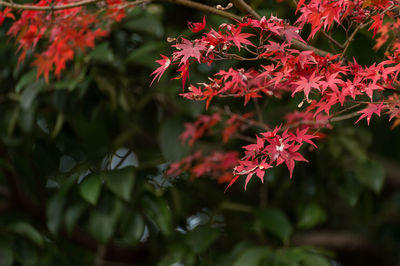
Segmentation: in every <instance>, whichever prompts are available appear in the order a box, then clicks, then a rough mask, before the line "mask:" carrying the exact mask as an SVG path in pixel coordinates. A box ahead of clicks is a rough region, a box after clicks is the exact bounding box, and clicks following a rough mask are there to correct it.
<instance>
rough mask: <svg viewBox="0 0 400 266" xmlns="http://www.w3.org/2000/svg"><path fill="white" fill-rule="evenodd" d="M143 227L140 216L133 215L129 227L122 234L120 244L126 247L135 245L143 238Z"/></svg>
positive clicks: (137, 214) (143, 223)
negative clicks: (126, 245)
mask: <svg viewBox="0 0 400 266" xmlns="http://www.w3.org/2000/svg"><path fill="white" fill-rule="evenodd" d="M145 225H146V224H145V222H144V219H143V217H142V215H140V214H139V213H135V215H134V216H133V218H132V219H131V221H130V226H129V228H128V230H127V231H126V232H124V236H123V238H122V240H121V242H123V243H125V244H128V245H135V244H137V243H138V242H139V240H140V239H141V238H142V236H143V233H144V229H145Z"/></svg>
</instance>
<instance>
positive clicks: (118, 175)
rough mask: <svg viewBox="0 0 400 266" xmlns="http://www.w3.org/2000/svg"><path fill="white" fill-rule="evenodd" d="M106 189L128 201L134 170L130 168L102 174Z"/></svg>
mask: <svg viewBox="0 0 400 266" xmlns="http://www.w3.org/2000/svg"><path fill="white" fill-rule="evenodd" d="M104 177H105V181H106V185H107V187H108V188H109V189H110V190H111V191H112V192H113V193H115V194H116V195H118V196H119V197H121V198H122V199H124V200H126V201H129V200H130V198H131V192H132V188H133V185H134V183H135V168H134V167H132V166H129V167H125V168H121V169H117V170H113V171H109V172H104Z"/></svg>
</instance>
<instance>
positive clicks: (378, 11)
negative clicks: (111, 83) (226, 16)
mask: <svg viewBox="0 0 400 266" xmlns="http://www.w3.org/2000/svg"><path fill="white" fill-rule="evenodd" d="M71 3H75V1H74V0H57V1H56V2H55V3H54V5H56V6H59V5H65V4H71ZM106 3H107V5H106V6H105V7H102V8H100V9H99V10H97V9H96V12H93V11H92V10H91V9H90V8H88V7H85V6H78V7H74V8H68V9H62V10H55V11H51V10H50V11H32V10H24V11H22V12H19V13H18V16H17V17H18V18H17V19H16V18H15V16H14V15H15V14H14V13H12V12H11V9H10V8H5V9H4V10H3V11H0V24H1V23H3V21H4V19H5V18H9V19H12V20H15V22H14V23H13V24H12V26H11V28H10V30H9V31H8V34H9V35H10V36H13V37H16V38H17V43H18V51H19V52H20V57H19V61H22V60H24V58H25V56H26V54H27V51H28V50H30V49H34V48H35V47H36V46H40V45H41V44H42V43H44V45H43V47H44V49H42V51H41V52H39V53H37V54H36V55H35V57H36V59H35V60H34V62H33V64H34V65H35V66H37V67H38V72H37V75H38V76H41V75H43V76H44V78H45V79H46V80H48V79H49V76H50V73H52V72H54V74H55V76H57V77H59V76H60V73H61V71H62V70H63V69H65V68H66V64H67V62H68V61H69V60H71V59H72V58H73V57H74V55H75V54H76V53H77V51H81V52H85V50H86V48H88V47H89V48H91V47H94V43H95V40H96V39H97V38H100V37H103V36H105V35H106V34H107V30H108V27H109V25H110V23H112V22H114V21H120V20H121V19H122V18H123V17H124V16H125V7H126V6H127V5H128V3H126V2H124V1H123V0H107V1H106ZM399 4H400V1H399V0H356V1H350V0H335V1H333V0H307V1H305V0H300V1H298V5H297V9H296V13H298V14H299V16H298V19H297V21H296V22H295V25H290V24H289V23H288V22H287V21H285V20H282V19H279V18H277V17H274V16H271V17H270V18H266V17H262V18H260V19H252V18H249V17H244V18H243V19H242V20H237V21H236V23H232V24H227V23H224V24H221V25H220V26H219V27H218V28H217V29H212V28H210V29H206V19H205V17H203V21H202V22H195V23H192V22H189V23H188V26H189V29H190V30H191V31H192V32H193V33H199V32H202V33H200V34H201V35H200V34H199V35H200V36H198V38H195V39H193V40H189V39H188V38H183V37H178V38H177V39H176V41H175V43H174V44H173V45H172V48H173V49H174V50H173V52H172V55H171V56H169V57H167V56H164V55H161V57H162V58H161V59H160V60H158V61H157V63H158V64H160V66H159V67H158V68H157V69H156V70H154V71H153V72H152V74H151V75H152V76H154V77H153V79H152V81H151V84H152V83H153V82H154V81H155V80H157V81H158V80H159V79H160V78H161V76H162V75H163V74H164V73H165V72H166V70H167V69H168V68H170V67H171V66H172V65H176V66H177V67H178V69H177V72H178V76H177V77H176V78H175V79H182V90H183V93H181V94H180V95H181V96H182V97H184V98H186V99H190V100H195V101H205V102H206V109H208V107H209V105H210V104H211V101H212V99H215V98H225V97H234V98H243V102H244V105H246V104H248V103H249V102H250V101H254V102H255V104H256V106H257V104H258V102H257V99H258V98H278V99H280V98H282V96H284V95H291V96H292V97H296V98H295V99H299V97H300V99H299V104H298V108H299V109H300V110H296V111H294V112H292V113H289V114H286V116H285V119H286V123H285V124H282V125H281V126H278V127H275V128H274V129H271V127H269V126H268V125H267V124H266V123H265V122H264V121H263V119H262V114H261V111H260V110H257V112H258V113H257V116H258V120H254V118H253V114H252V113H246V114H234V113H232V112H231V111H230V110H229V108H226V109H224V110H220V109H216V110H217V111H216V112H215V113H214V114H212V115H202V116H200V117H199V118H198V119H197V121H195V122H194V123H186V124H185V131H184V132H183V133H182V135H181V139H182V142H188V144H189V145H190V146H194V143H195V142H196V141H197V140H199V139H200V138H202V137H205V136H209V135H211V134H220V135H221V136H222V137H220V139H221V140H222V142H223V143H228V141H230V140H231V139H234V138H239V139H241V140H244V141H247V142H250V143H252V144H249V145H245V146H243V149H244V155H243V156H242V158H240V159H239V155H238V154H237V153H235V152H211V153H209V154H208V155H206V156H204V155H202V154H203V153H201V152H196V153H194V154H193V155H190V156H188V157H187V158H185V159H183V160H182V161H180V162H176V163H172V164H171V165H170V168H169V170H168V172H167V174H168V175H177V174H180V173H182V172H183V171H188V172H189V173H190V174H191V175H192V176H194V177H200V176H202V175H212V176H214V177H217V179H218V180H219V181H221V182H229V181H230V183H229V185H228V187H230V186H231V185H232V184H233V183H234V182H235V181H236V180H237V178H238V177H239V176H241V175H245V176H246V180H245V188H246V186H247V184H248V182H249V181H250V179H251V178H252V177H253V176H254V174H255V175H256V176H257V177H258V178H259V179H260V180H261V181H263V180H264V179H263V178H264V174H265V171H266V170H267V169H269V168H271V167H276V166H279V165H281V164H283V163H285V165H286V167H287V168H288V170H289V176H290V178H291V177H292V175H293V170H294V166H295V162H296V161H307V160H306V159H305V158H304V157H303V155H301V153H300V151H301V148H302V147H303V144H305V143H307V144H310V145H311V146H310V147H314V148H316V147H317V146H316V144H315V143H314V139H315V138H317V137H321V136H323V137H325V136H326V135H325V133H321V132H319V131H320V130H321V128H331V127H332V125H333V122H337V121H341V120H345V119H350V118H354V117H355V116H359V118H358V120H357V121H356V122H355V123H357V122H359V121H360V120H362V119H363V118H366V120H367V124H368V125H369V124H370V120H371V117H372V115H373V114H376V115H378V116H380V115H381V114H388V115H389V116H390V118H389V120H392V119H394V121H395V122H394V124H393V125H394V126H396V125H399V124H400V111H399V110H400V103H399V102H400V101H399V96H398V93H397V90H398V89H399V88H400V82H399V72H400V19H399V17H398V16H399V15H398V14H397V13H396V12H397V11H398V10H396V7H397V8H398V6H399ZM34 6H36V7H49V5H48V1H45V0H40V1H39V2H38V3H36V4H35V5H34ZM306 24H310V25H311V32H310V35H309V36H308V40H309V39H311V38H313V37H314V36H316V34H318V33H319V32H322V33H325V35H326V38H328V41H330V42H331V43H332V45H336V46H337V47H338V48H340V49H341V53H339V54H336V55H330V54H328V53H324V52H321V51H320V50H318V49H314V48H313V47H310V46H308V45H307V43H306V42H305V41H304V40H303V39H302V38H301V37H300V35H299V33H300V31H301V29H302V28H303V27H304V25H306ZM335 25H340V27H341V28H343V29H345V30H346V34H348V33H349V32H352V33H351V34H348V35H349V36H348V38H347V40H346V42H345V43H344V44H340V43H338V42H337V41H336V42H335V40H332V37H330V35H329V33H328V32H329V30H330V29H332V28H333V27H334V26H335ZM367 26H368V30H369V31H372V33H371V35H372V36H373V37H375V36H377V37H376V45H375V47H374V48H375V49H380V48H381V47H383V46H386V54H385V55H386V58H385V59H384V60H383V61H381V62H376V63H374V64H372V65H370V66H362V65H360V64H358V63H357V62H356V60H355V59H354V60H353V61H350V60H348V59H347V58H346V51H347V49H348V47H349V45H350V43H351V42H352V40H353V39H354V37H355V35H356V34H357V32H358V31H359V30H360V29H362V28H365V27H367ZM321 36H322V35H321ZM239 51H240V54H239V53H238V52H239ZM244 51H245V52H246V54H247V56H248V57H243V54H244V53H243V52H244ZM232 59H234V60H239V61H251V62H254V64H253V68H242V67H237V68H233V67H230V68H228V69H225V70H224V69H221V70H219V71H217V72H216V73H215V74H214V75H213V76H212V77H209V79H208V81H207V82H203V83H198V84H196V85H192V84H190V85H189V86H188V88H187V89H186V81H187V79H188V78H189V72H190V69H191V68H193V66H195V65H196V64H203V63H206V64H208V65H211V64H213V63H214V61H216V60H232ZM299 95H300V96H299ZM256 109H257V108H256ZM258 109H259V106H258ZM225 115H227V116H228V118H227V119H225V118H224V116H225ZM218 123H220V124H219V125H218ZM250 127H256V128H257V129H258V132H260V129H261V130H262V131H261V132H263V133H260V134H257V135H256V136H255V138H254V135H253V136H249V134H248V132H247V130H248V129H249V128H250ZM234 176H235V177H234Z"/></svg>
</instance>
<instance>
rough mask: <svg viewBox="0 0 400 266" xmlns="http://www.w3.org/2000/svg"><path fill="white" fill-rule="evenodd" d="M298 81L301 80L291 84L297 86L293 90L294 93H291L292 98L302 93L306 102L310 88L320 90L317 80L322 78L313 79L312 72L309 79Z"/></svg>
mask: <svg viewBox="0 0 400 266" xmlns="http://www.w3.org/2000/svg"><path fill="white" fill-rule="evenodd" d="M300 79H301V80H298V81H295V82H293V84H296V85H298V86H297V88H296V89H295V91H294V92H293V93H292V96H293V95H294V94H296V93H297V92H299V91H303V92H304V95H305V96H306V98H307V100H309V99H308V95H309V94H310V91H311V89H312V88H315V89H318V90H320V88H319V87H320V82H319V80H320V79H322V77H321V76H318V77H315V71H314V72H313V73H312V75H311V76H310V78H309V79H306V78H305V77H300Z"/></svg>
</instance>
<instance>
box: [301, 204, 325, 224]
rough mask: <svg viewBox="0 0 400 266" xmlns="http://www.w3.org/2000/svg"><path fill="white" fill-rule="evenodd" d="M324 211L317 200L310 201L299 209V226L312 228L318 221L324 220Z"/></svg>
mask: <svg viewBox="0 0 400 266" xmlns="http://www.w3.org/2000/svg"><path fill="white" fill-rule="evenodd" d="M325 220H326V212H325V210H324V209H322V208H321V206H319V204H318V203H317V202H312V203H310V204H308V205H306V206H304V208H302V209H301V210H300V217H299V221H298V222H297V226H298V227H299V228H312V227H314V226H316V225H318V224H320V223H323V222H325Z"/></svg>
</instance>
